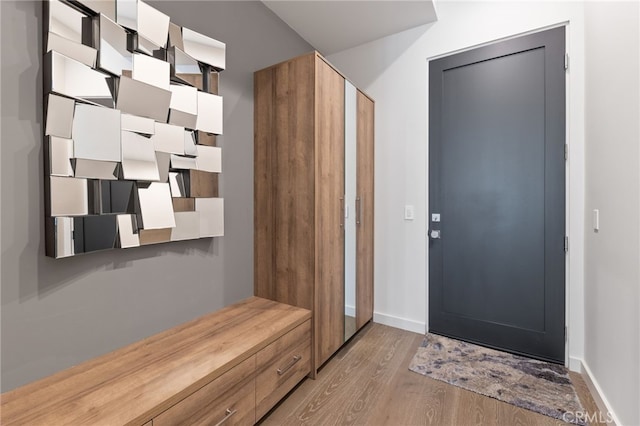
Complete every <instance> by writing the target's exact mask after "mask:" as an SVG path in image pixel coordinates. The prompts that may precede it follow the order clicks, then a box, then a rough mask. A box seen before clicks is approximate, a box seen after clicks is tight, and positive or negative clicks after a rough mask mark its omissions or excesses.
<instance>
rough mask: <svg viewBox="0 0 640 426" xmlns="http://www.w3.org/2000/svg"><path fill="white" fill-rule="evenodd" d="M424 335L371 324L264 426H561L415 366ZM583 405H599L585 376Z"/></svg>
mask: <svg viewBox="0 0 640 426" xmlns="http://www.w3.org/2000/svg"><path fill="white" fill-rule="evenodd" d="M422 339H423V336H422V335H419V334H416V333H410V332H407V331H403V330H399V329H396V328H391V327H387V326H383V325H380V324H369V325H367V326H366V327H365V328H364V329H362V330H361V331H360V333H359V334H358V335H356V336H355V337H354V338H353V339H352V340H351V341H350V342H349V343H348V344H347V345H345V346H344V347H343V348H342V349H341V350H340V351H339V352H338V353H337V354H336V355H335V356H334V357H333V358H332V359H331V360H330V361H329V362H327V363H326V364H325V365H324V367H323V368H322V370H320V373H319V374H318V378H317V379H316V380H311V379H305V380H304V381H303V382H302V383H301V384H300V385H299V386H298V387H297V388H296V389H295V390H294V391H292V393H290V394H289V396H288V397H287V398H286V399H284V400H283V401H282V402H281V403H280V405H278V406H276V407H275V408H274V409H273V410H272V411H271V413H269V414H267V416H265V418H264V419H263V421H262V425H264V426H271V425H278V426H280V425H300V424H308V425H367V426H377V425H390V426H404V425H555V424H562V422H559V421H557V420H555V419H552V418H550V417H547V416H543V415H541V414H537V413H534V412H531V411H528V410H524V409H521V408H517V407H515V406H513V405H510V404H507V403H504V402H501V401H498V400H495V399H492V398H489V397H485V396H482V395H479V394H476V393H473V392H469V391H466V390H464V389H461V388H458V387H455V386H452V385H449V384H446V383H444V382H440V381H437V380H434V379H430V378H428V377H425V376H422V375H420V374H416V373H413V372H411V371H409V369H408V367H409V362H410V361H411V359H412V358H413V355H414V354H415V352H416V349H417V348H418V346H419V345H420V343H421V342H422ZM572 380H573V382H574V384H575V386H576V388H577V391H578V394H579V396H580V399H581V401H582V405H583V406H584V407H585V409H586V410H588V411H589V412H595V411H596V410H597V408H596V405H595V403H594V402H593V399H592V398H591V395H590V394H589V391H588V389H587V387H586V385H585V383H584V381H583V380H582V377H581V376H580V375H579V374H573V375H572Z"/></svg>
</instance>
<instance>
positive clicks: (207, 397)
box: [153, 355, 256, 426]
mask: <svg viewBox="0 0 640 426" xmlns="http://www.w3.org/2000/svg"><path fill="white" fill-rule="evenodd" d="M255 368H256V355H253V356H251V357H250V358H248V359H246V360H245V361H243V362H242V363H240V364H238V365H236V366H235V367H233V368H232V369H231V370H229V371H227V372H226V373H224V374H223V375H222V376H220V377H218V378H217V379H215V380H214V381H212V382H211V383H209V384H208V385H206V386H205V387H203V388H202V389H200V390H198V391H196V392H194V393H193V394H191V395H189V396H188V397H186V398H185V399H183V400H182V401H180V402H178V403H177V404H176V405H174V406H173V407H171V408H169V409H168V410H166V411H165V412H163V413H161V414H160V415H158V416H156V417H155V418H154V419H153V424H154V425H155V426H173V425H192V426H195V425H202V426H205V425H216V424H218V423H219V422H220V421H221V420H222V419H224V417H225V416H226V415H229V414H230V412H228V411H227V410H230V411H231V412H233V411H235V413H233V414H231V415H230V416H229V417H228V420H227V421H226V422H225V423H224V424H225V426H226V425H253V424H254V423H255V421H256V413H255V395H256V394H255V391H256V388H255V378H254V372H255Z"/></svg>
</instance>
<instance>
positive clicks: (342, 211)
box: [340, 197, 344, 228]
mask: <svg viewBox="0 0 640 426" xmlns="http://www.w3.org/2000/svg"><path fill="white" fill-rule="evenodd" d="M340 228H344V197H340Z"/></svg>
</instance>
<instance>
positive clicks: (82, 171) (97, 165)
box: [73, 158, 120, 180]
mask: <svg viewBox="0 0 640 426" xmlns="http://www.w3.org/2000/svg"><path fill="white" fill-rule="evenodd" d="M73 162H74V170H75V176H76V177H81V178H88V179H105V180H117V179H118V165H119V164H120V163H117V162H114V161H96V160H85V159H82V158H78V159H76V160H74V161H73Z"/></svg>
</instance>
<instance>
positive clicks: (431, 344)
mask: <svg viewBox="0 0 640 426" xmlns="http://www.w3.org/2000/svg"><path fill="white" fill-rule="evenodd" d="M409 370H411V371H414V372H416V373H419V374H422V375H424V376H427V377H431V378H433V379H437V380H440V381H443V382H446V383H449V384H451V385H454V386H458V387H461V388H463V389H467V390H470V391H472V392H476V393H479V394H482V395H485V396H489V397H491V398H495V399H498V400H500V401H504V402H507V403H509V404H512V405H515V406H517V407H521V408H526V409H527V410H531V411H535V412H537V413H541V414H544V415H546V416H550V417H553V418H556V419H559V420H564V421H568V422H573V423H576V424H583V423H581V422H580V419H576V418H575V416H574V415H573V413H577V412H583V411H584V409H583V408H582V404H580V400H579V399H578V395H577V394H576V390H575V388H574V387H573V384H572V383H571V378H570V377H569V372H568V370H567V369H566V368H565V367H563V366H561V365H558V364H551V363H548V362H544V361H538V360H534V359H529V358H525V357H522V356H518V355H512V354H509V353H506V352H500V351H496V350H493V349H488V348H485V347H482V346H478V345H474V344H471V343H466V342H461V341H459V340H454V339H449V338H447V337H443V336H438V335H435V334H431V333H429V334H427V335H426V337H425V339H424V341H423V342H422V345H421V346H420V347H419V348H418V352H417V353H416V355H415V356H414V357H413V360H412V361H411V364H410V365H409ZM565 413H567V414H566V415H565Z"/></svg>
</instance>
